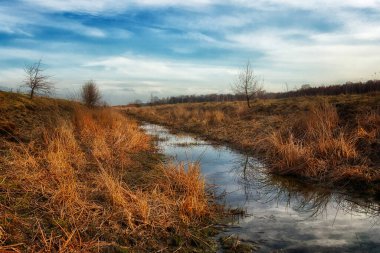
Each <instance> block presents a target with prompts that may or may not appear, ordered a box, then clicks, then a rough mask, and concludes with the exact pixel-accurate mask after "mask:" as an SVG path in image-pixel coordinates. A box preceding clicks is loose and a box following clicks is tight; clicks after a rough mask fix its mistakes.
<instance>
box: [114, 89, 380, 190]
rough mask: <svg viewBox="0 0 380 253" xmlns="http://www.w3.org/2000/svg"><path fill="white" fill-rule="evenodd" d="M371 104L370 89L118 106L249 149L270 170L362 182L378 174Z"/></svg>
mask: <svg viewBox="0 0 380 253" xmlns="http://www.w3.org/2000/svg"><path fill="white" fill-rule="evenodd" d="M379 104H380V94H378V93H377V94H370V95H340V96H331V97H307V98H306V97H300V98H291V99H274V100H257V101H255V102H254V103H253V106H252V108H247V106H246V105H245V104H244V102H224V103H219V102H218V103H194V104H191V103H189V104H178V105H162V106H147V107H139V108H133V107H129V108H121V110H123V111H124V112H126V113H127V114H129V115H132V116H134V117H136V118H138V119H143V120H147V121H151V122H153V123H158V124H164V125H167V126H169V127H172V128H174V129H177V130H182V131H190V132H195V133H197V134H200V135H201V136H203V137H205V138H209V139H212V140H216V141H221V142H227V143H229V144H230V145H232V146H233V147H235V148H238V149H241V150H244V151H248V152H251V153H255V154H257V155H259V156H260V157H261V158H262V160H263V161H264V162H265V163H266V164H267V165H268V168H269V170H270V171H271V172H273V173H278V174H282V175H294V176H300V177H305V178H308V179H310V180H314V181H319V182H328V183H334V182H343V183H347V182H348V181H351V182H366V183H370V182H376V181H377V180H379V179H380V171H379V170H378V169H377V168H378V166H379V164H380V154H379V152H378V150H379V149H380V108H379Z"/></svg>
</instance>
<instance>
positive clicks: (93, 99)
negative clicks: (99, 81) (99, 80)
mask: <svg viewBox="0 0 380 253" xmlns="http://www.w3.org/2000/svg"><path fill="white" fill-rule="evenodd" d="M81 97H82V101H83V103H84V104H86V105H87V106H88V107H95V106H97V105H99V104H100V102H101V101H100V100H101V99H102V96H101V95H100V91H99V89H98V87H97V85H96V83H95V81H93V80H89V81H87V82H86V83H85V84H84V85H83V86H82V93H81Z"/></svg>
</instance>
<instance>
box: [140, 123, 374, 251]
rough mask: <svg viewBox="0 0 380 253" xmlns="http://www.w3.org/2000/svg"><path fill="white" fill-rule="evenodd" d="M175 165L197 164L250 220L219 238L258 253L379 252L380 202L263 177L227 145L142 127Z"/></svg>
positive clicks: (229, 203)
mask: <svg viewBox="0 0 380 253" xmlns="http://www.w3.org/2000/svg"><path fill="white" fill-rule="evenodd" d="M143 129H144V130H145V131H146V132H147V133H149V134H151V135H155V136H157V137H158V141H157V144H158V146H159V148H160V149H161V152H163V153H164V154H166V155H167V156H169V157H172V158H173V159H174V161H175V162H178V163H179V162H185V163H186V162H192V161H199V162H200V164H201V168H202V173H203V175H204V176H205V178H206V180H207V182H208V183H209V184H213V185H215V186H216V187H217V191H218V193H219V194H220V193H225V198H224V201H225V204H226V205H227V206H228V207H231V208H242V209H244V210H246V211H247V213H248V214H249V215H247V216H246V217H243V218H239V219H237V220H236V221H234V223H233V224H231V226H230V227H229V228H228V229H227V230H226V231H225V232H223V233H222V235H234V236H238V237H239V238H240V239H242V240H243V241H248V242H255V243H257V244H258V245H259V250H258V252H380V216H379V214H380V203H379V202H378V201H377V202H376V201H374V200H372V199H366V198H364V197H363V196H352V195H349V194H346V193H344V192H339V191H331V190H326V189H323V188H316V187H313V186H312V185H308V184H305V183H302V182H297V181H294V180H290V179H284V178H282V177H276V176H273V175H268V174H266V173H265V168H264V167H263V166H262V164H260V163H259V162H258V161H257V160H256V159H254V158H252V157H249V156H246V155H243V154H241V153H238V152H236V151H233V150H231V149H229V148H227V147H225V146H214V145H211V144H210V143H208V142H205V141H202V140H200V139H197V138H194V137H192V136H190V135H174V134H171V133H170V132H169V131H168V130H167V129H166V128H164V127H161V126H157V125H152V124H145V125H144V126H143Z"/></svg>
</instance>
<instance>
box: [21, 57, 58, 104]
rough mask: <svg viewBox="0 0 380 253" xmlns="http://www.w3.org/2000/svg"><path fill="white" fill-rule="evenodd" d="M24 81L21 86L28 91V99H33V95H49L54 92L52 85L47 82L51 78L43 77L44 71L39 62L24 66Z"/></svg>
mask: <svg viewBox="0 0 380 253" xmlns="http://www.w3.org/2000/svg"><path fill="white" fill-rule="evenodd" d="M24 71H25V75H26V78H25V81H24V84H23V86H24V87H27V88H28V89H30V98H31V99H33V96H34V94H36V93H44V94H51V93H53V91H54V84H53V83H52V82H50V81H49V79H50V77H51V76H47V75H44V74H43V72H44V69H42V67H41V60H39V61H38V62H35V63H32V64H30V65H26V66H25V67H24Z"/></svg>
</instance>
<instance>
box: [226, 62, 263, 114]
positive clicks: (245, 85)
mask: <svg viewBox="0 0 380 253" xmlns="http://www.w3.org/2000/svg"><path fill="white" fill-rule="evenodd" d="M232 90H233V91H234V92H235V94H237V95H244V96H245V99H246V101H247V105H248V107H251V104H250V100H251V98H254V97H257V96H258V95H259V94H260V93H261V92H262V91H263V87H262V86H261V85H260V83H259V80H258V78H257V76H255V75H254V73H253V69H252V67H251V63H250V62H249V61H247V63H246V64H245V66H244V68H243V69H242V70H241V71H240V73H239V74H238V76H237V79H236V81H235V82H234V83H233V85H232Z"/></svg>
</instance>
